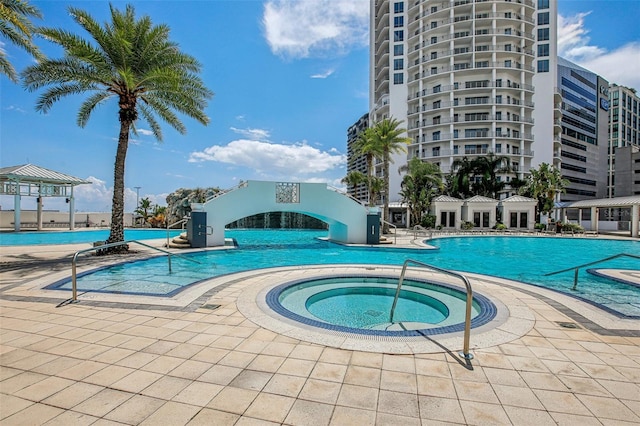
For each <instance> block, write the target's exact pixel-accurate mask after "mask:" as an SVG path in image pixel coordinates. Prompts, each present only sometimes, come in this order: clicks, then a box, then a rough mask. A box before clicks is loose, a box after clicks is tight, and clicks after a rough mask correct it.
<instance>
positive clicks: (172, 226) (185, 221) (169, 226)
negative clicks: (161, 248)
mask: <svg viewBox="0 0 640 426" xmlns="http://www.w3.org/2000/svg"><path fill="white" fill-rule="evenodd" d="M188 220H189V218H188V217H185V218H182V219H180V220H179V221H177V222H174V223H172V224H171V225H169V224H167V248H169V237H170V235H169V229H170V228H175V227H176V226H177V225H183V226H182V227H181V228H180V229H184V224H185V223H187V221H188Z"/></svg>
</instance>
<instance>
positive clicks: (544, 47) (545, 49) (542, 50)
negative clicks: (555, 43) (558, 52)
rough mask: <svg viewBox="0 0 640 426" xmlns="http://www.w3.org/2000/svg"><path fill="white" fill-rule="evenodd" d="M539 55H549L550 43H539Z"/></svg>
mask: <svg viewBox="0 0 640 426" xmlns="http://www.w3.org/2000/svg"><path fill="white" fill-rule="evenodd" d="M538 56H549V45H548V44H546V43H545V44H539V45H538Z"/></svg>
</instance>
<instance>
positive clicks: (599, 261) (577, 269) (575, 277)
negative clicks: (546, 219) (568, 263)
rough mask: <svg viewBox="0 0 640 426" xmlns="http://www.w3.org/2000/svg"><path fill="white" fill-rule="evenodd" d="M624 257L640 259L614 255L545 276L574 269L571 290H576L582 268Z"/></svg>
mask: <svg viewBox="0 0 640 426" xmlns="http://www.w3.org/2000/svg"><path fill="white" fill-rule="evenodd" d="M623 256H626V257H633V258H635V259H640V256H637V255H635V254H629V253H618V254H614V255H613V256H609V257H605V258H602V259H600V260H595V261H593V262H589V263H585V264H583V265H578V266H572V267H571V268H566V269H562V270H560V271H555V272H549V273H548V274H544V275H543V276H545V277H549V276H551V275H556V274H561V273H563V272H568V271H571V270H572V269H575V272H574V274H573V287H571V290H575V289H576V288H577V287H578V273H579V272H580V268H584V267H585V266H591V265H595V264H596V263H602V262H606V261H608V260H612V259H616V258H618V257H623Z"/></svg>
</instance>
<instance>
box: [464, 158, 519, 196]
mask: <svg viewBox="0 0 640 426" xmlns="http://www.w3.org/2000/svg"><path fill="white" fill-rule="evenodd" d="M472 163H473V165H474V174H475V176H478V177H480V181H479V182H476V183H475V184H473V185H472V188H474V192H475V194H477V195H483V196H485V197H490V198H494V199H498V197H499V196H500V191H502V190H503V189H504V188H505V186H507V183H506V181H503V180H498V174H501V173H508V172H510V171H511V168H510V167H509V159H508V158H507V157H503V156H498V155H495V154H494V153H493V152H490V153H489V154H487V155H486V156H484V157H477V158H476V159H474V160H473V162H472Z"/></svg>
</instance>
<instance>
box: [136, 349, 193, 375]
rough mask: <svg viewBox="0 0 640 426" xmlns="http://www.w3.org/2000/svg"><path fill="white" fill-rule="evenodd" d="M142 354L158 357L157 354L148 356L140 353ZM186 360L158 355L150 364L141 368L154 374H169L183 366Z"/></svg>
mask: <svg viewBox="0 0 640 426" xmlns="http://www.w3.org/2000/svg"><path fill="white" fill-rule="evenodd" d="M138 353H140V354H145V355H151V356H156V355H155V354H146V353H145V352H138ZM183 362H184V360H183V359H182V358H174V357H170V356H166V355H157V358H155V359H153V360H152V361H150V362H149V363H147V364H145V365H144V366H142V367H140V369H141V370H144V371H151V372H153V373H159V374H167V373H168V372H169V371H171V370H173V369H174V368H176V367H177V366H178V365H180V364H182V363H183Z"/></svg>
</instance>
